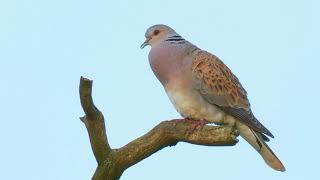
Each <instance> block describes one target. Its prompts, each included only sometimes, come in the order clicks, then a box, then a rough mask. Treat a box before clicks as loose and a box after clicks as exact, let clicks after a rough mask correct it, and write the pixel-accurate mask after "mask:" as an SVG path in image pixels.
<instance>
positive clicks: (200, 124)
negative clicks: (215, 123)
mask: <svg viewBox="0 0 320 180" xmlns="http://www.w3.org/2000/svg"><path fill="white" fill-rule="evenodd" d="M193 121H194V124H193V127H192V129H191V132H190V134H192V133H193V132H194V131H195V130H196V129H197V128H199V129H202V128H203V126H205V125H207V124H208V123H210V122H209V121H207V120H206V119H200V120H193Z"/></svg>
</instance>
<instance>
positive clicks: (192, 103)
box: [167, 87, 225, 123]
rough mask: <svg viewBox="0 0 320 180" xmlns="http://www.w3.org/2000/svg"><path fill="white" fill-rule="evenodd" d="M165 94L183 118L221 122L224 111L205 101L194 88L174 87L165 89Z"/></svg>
mask: <svg viewBox="0 0 320 180" xmlns="http://www.w3.org/2000/svg"><path fill="white" fill-rule="evenodd" d="M167 94H168V96H169V98H170V100H171V102H172V104H173V105H174V107H175V108H176V110H177V111H178V112H179V113H180V114H181V116H183V117H184V118H192V119H195V120H204V119H205V120H207V121H210V122H212V123H223V120H224V116H225V113H224V112H223V111H222V110H220V109H219V108H218V107H217V106H216V105H213V104H210V103H208V102H207V101H205V100H204V99H203V98H202V96H201V95H200V94H199V93H198V92H197V91H196V90H193V89H187V90H186V89H183V88H179V87H176V88H171V89H170V90H167Z"/></svg>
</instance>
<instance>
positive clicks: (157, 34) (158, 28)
mask: <svg viewBox="0 0 320 180" xmlns="http://www.w3.org/2000/svg"><path fill="white" fill-rule="evenodd" d="M174 35H178V34H177V33H176V32H175V31H174V30H173V29H172V28H170V27H169V26H166V25H163V24H157V25H153V26H151V27H149V28H148V29H147V31H146V33H145V37H146V40H145V41H144V43H143V44H142V45H141V49H142V48H144V47H145V46H147V45H150V46H151V47H152V46H153V45H155V44H157V43H158V42H161V41H163V40H166V39H167V38H168V37H169V36H174Z"/></svg>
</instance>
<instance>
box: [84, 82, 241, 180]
mask: <svg viewBox="0 0 320 180" xmlns="http://www.w3.org/2000/svg"><path fill="white" fill-rule="evenodd" d="M79 91H80V100H81V105H82V108H83V110H84V112H85V114H86V115H85V116H84V117H82V118H80V119H81V120H82V122H84V124H85V125H86V128H87V131H88V134H89V138H90V143H91V147H92V150H93V153H94V156H95V158H96V160H97V162H98V167H97V169H96V172H95V173H94V176H93V177H92V179H94V180H117V179H119V178H120V176H121V175H122V173H123V172H124V171H125V170H126V169H127V168H129V167H130V166H132V165H134V164H136V163H138V162H140V161H141V160H143V159H145V158H147V157H149V156H150V155H152V154H153V153H155V152H157V151H159V150H161V149H162V148H164V147H167V146H173V145H176V144H177V143H178V142H187V143H191V144H197V145H206V146H230V145H235V144H236V143H237V142H238V141H237V139H236V137H237V134H235V133H234V131H232V129H231V128H227V127H221V126H204V127H203V128H200V129H195V130H194V131H190V127H192V125H193V124H192V122H190V121H184V122H179V123H176V122H175V121H163V122H161V123H160V124H158V125H157V126H155V127H154V128H153V129H151V130H150V131H149V132H148V133H147V134H145V135H143V136H141V137H139V138H137V139H135V140H133V141H131V142H130V143H128V144H127V145H125V146H123V147H121V148H119V149H111V147H110V146H109V143H108V139H107V134H106V129H105V123H104V118H103V114H102V113H101V112H100V111H99V110H98V109H97V108H96V107H95V105H94V103H93V100H92V81H91V80H89V79H86V78H83V77H81V79H80V87H79ZM190 132H191V133H190Z"/></svg>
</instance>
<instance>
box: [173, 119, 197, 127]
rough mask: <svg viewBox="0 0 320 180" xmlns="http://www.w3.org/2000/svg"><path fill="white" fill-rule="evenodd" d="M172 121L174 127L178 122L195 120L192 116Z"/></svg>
mask: <svg viewBox="0 0 320 180" xmlns="http://www.w3.org/2000/svg"><path fill="white" fill-rule="evenodd" d="M171 121H172V122H174V127H176V126H177V124H178V123H184V122H187V121H193V120H192V119H190V118H184V119H172V120H171Z"/></svg>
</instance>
